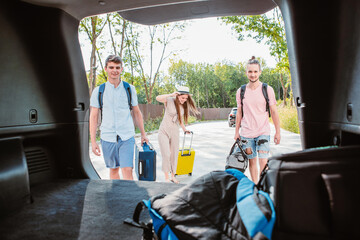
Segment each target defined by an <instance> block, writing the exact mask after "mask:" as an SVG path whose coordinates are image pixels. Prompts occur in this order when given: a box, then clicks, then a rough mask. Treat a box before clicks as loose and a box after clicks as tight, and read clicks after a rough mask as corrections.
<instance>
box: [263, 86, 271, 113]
mask: <svg viewBox="0 0 360 240" xmlns="http://www.w3.org/2000/svg"><path fill="white" fill-rule="evenodd" d="M267 87H268V85H267V83H263V84H262V93H263V95H264V98H265V101H266V111H267V112H268V113H269V117H271V113H270V105H269V96H268V91H267Z"/></svg>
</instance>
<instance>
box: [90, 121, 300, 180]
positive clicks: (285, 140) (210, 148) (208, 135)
mask: <svg viewBox="0 0 360 240" xmlns="http://www.w3.org/2000/svg"><path fill="white" fill-rule="evenodd" d="M187 129H188V130H190V131H193V132H194V137H193V144H192V148H193V149H194V150H195V161H194V168H193V173H192V176H187V175H182V176H177V179H178V180H179V181H180V182H181V183H185V184H187V183H189V182H191V181H192V180H194V179H196V178H197V177H200V176H202V175H204V174H206V173H208V172H210V171H214V170H224V167H225V161H226V156H227V155H228V154H229V151H230V148H231V146H232V144H233V143H234V131H235V128H230V127H229V126H228V124H227V121H211V122H201V123H196V124H192V125H190V126H188V127H187ZM179 131H180V130H179ZM274 132H275V128H274V126H273V125H271V133H272V134H271V135H270V140H271V141H270V148H271V151H270V154H271V155H272V156H274V155H278V154H285V153H290V152H296V151H300V150H301V149H302V148H301V143H300V135H299V134H294V133H291V132H289V131H286V130H283V129H281V142H280V144H279V145H275V143H274V141H273V139H274V135H273V134H274ZM157 135H158V134H157V131H154V132H152V133H148V138H149V141H150V142H151V144H152V145H153V146H154V148H155V151H156V152H157V156H156V158H157V159H156V162H157V164H156V181H157V182H164V181H165V178H164V173H163V172H162V171H161V162H162V159H161V153H160V148H159V145H158V141H157ZM182 137H183V133H182V131H180V138H181V139H180V148H181V147H182ZM186 140H187V142H186V143H185V146H188V145H189V139H186ZM135 141H136V144H137V145H138V146H139V147H140V135H136V136H135ZM90 159H91V160H92V163H93V165H94V167H95V169H96V170H97V172H98V173H99V175H100V177H101V178H102V179H109V170H108V169H107V168H106V167H105V164H104V160H103V158H102V156H100V157H98V156H95V155H94V154H93V153H92V152H91V148H90ZM245 174H246V175H247V176H250V174H249V170H247V171H246V172H245ZM133 176H134V178H135V179H136V174H135V172H134V173H133ZM136 180H137V179H136Z"/></svg>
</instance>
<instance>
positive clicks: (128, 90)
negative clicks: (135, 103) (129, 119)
mask: <svg viewBox="0 0 360 240" xmlns="http://www.w3.org/2000/svg"><path fill="white" fill-rule="evenodd" d="M122 82H123V84H124V88H125V91H126V95H127V98H128V104H129V109H130V111H131V110H132V105H131V89H130V84H129V83H127V82H125V81H122Z"/></svg>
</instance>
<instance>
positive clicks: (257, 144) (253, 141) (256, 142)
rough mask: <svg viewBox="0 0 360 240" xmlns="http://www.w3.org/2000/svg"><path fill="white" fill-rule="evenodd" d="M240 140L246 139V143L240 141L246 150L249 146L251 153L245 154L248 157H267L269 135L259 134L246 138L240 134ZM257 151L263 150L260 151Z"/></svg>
mask: <svg viewBox="0 0 360 240" xmlns="http://www.w3.org/2000/svg"><path fill="white" fill-rule="evenodd" d="M241 140H247V141H248V142H247V143H242V141H241V143H242V145H241V147H242V149H244V151H246V149H247V148H251V152H252V154H249V155H247V156H248V158H249V159H253V158H255V157H256V156H258V157H259V158H268V157H269V155H270V135H260V136H258V137H256V138H246V137H243V136H241ZM258 151H265V152H266V153H261V152H258Z"/></svg>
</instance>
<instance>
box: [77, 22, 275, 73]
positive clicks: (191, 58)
mask: <svg viewBox="0 0 360 240" xmlns="http://www.w3.org/2000/svg"><path fill="white" fill-rule="evenodd" d="M85 38H86V37H85V36H83V37H81V36H80V37H79V39H80V43H81V45H82V53H83V59H84V64H85V68H86V70H88V69H89V61H90V60H89V58H90V51H91V49H90V44H89V43H88V40H85ZM85 42H87V44H84V43H85ZM172 48H174V49H183V51H181V52H180V54H178V56H177V57H175V60H176V59H182V60H184V61H187V62H191V63H209V64H214V63H216V62H222V61H224V60H227V61H231V62H233V63H239V62H246V61H247V60H248V59H250V58H251V56H255V57H261V58H264V59H265V61H266V64H267V66H269V67H275V65H276V61H275V58H274V57H272V56H271V55H270V53H269V48H268V46H266V45H264V44H258V43H256V41H255V40H253V39H248V38H246V40H244V41H239V40H238V39H237V35H236V34H235V31H234V30H231V26H229V25H225V24H224V23H222V22H221V21H219V20H217V18H205V19H195V20H191V21H190V24H189V25H188V26H187V27H186V29H185V31H184V32H183V33H182V39H181V40H177V42H175V43H174V45H173V46H172ZM110 51H111V49H109V54H110ZM105 58H106V54H105ZM173 59H174V57H173ZM102 62H104V59H102ZM168 67H169V61H168V60H167V61H165V62H164V63H163V65H162V68H161V70H162V71H166V70H167V68H168ZM125 70H126V69H125Z"/></svg>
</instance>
